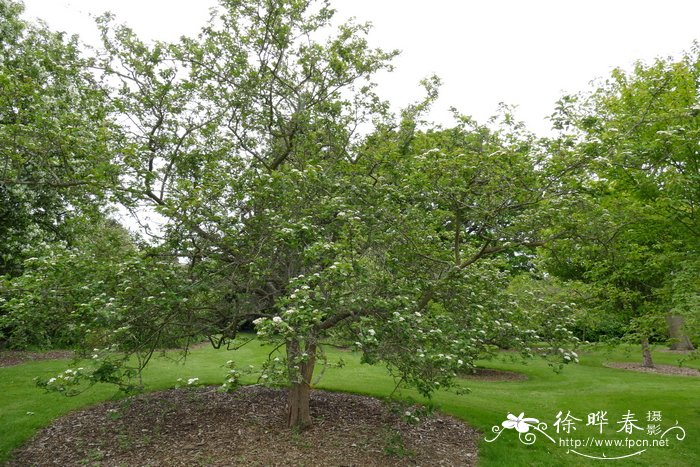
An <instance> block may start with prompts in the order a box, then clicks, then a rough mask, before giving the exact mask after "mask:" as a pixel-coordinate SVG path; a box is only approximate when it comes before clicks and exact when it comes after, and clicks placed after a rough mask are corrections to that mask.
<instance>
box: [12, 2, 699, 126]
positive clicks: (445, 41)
mask: <svg viewBox="0 0 700 467" xmlns="http://www.w3.org/2000/svg"><path fill="white" fill-rule="evenodd" d="M216 3H217V2H216V0H189V1H187V0H25V5H26V15H25V16H26V17H29V18H41V19H43V20H45V21H46V22H47V23H48V24H49V25H50V26H51V27H52V28H53V29H58V30H63V31H67V32H69V33H78V34H80V36H81V37H83V38H84V40H86V41H88V42H94V41H95V40H96V38H97V35H96V32H95V31H96V28H95V26H94V22H93V21H92V19H91V18H90V14H93V15H96V14H100V13H102V12H103V11H105V10H109V11H112V12H113V13H115V14H116V15H117V20H118V21H119V22H125V23H127V24H129V25H130V26H131V27H132V28H133V29H134V30H135V31H136V32H137V33H139V34H140V35H141V36H142V37H145V38H150V39H162V40H175V39H177V38H178V37H179V36H181V35H183V34H185V35H193V34H196V33H197V32H198V30H199V28H200V27H201V26H202V25H204V23H205V22H206V20H207V18H208V16H209V8H210V7H212V6H214V5H216ZM332 5H333V6H334V7H335V8H336V9H337V10H338V12H339V15H340V17H343V18H346V17H350V16H354V17H356V18H357V19H358V20H361V21H371V22H372V23H373V24H374V32H373V33H372V36H371V39H372V43H373V44H374V45H376V46H380V47H382V48H385V49H395V48H397V49H400V50H402V51H403V53H402V55H401V56H400V57H399V58H398V59H397V60H396V61H395V65H396V71H395V72H394V73H392V74H390V75H385V76H381V77H380V80H379V83H380V93H381V94H382V96H383V97H385V98H388V99H389V100H390V101H391V102H392V103H394V105H396V106H397V107H402V106H404V105H406V104H407V103H409V102H412V101H414V100H416V99H418V98H419V97H420V96H421V94H420V90H419V88H418V81H419V80H420V79H421V78H423V77H425V76H428V75H429V74H432V73H436V74H437V75H438V76H440V77H441V78H442V79H443V82H444V87H443V88H442V92H441V99H440V101H439V102H438V104H437V106H436V108H435V111H434V113H433V115H432V118H434V119H436V120H438V121H442V122H447V121H448V120H447V118H446V115H447V109H448V108H449V107H450V106H455V107H457V108H458V109H459V110H460V111H461V112H463V113H465V114H468V115H472V116H474V117H475V118H476V119H477V120H478V121H480V122H484V121H485V120H486V119H487V118H488V117H489V116H490V115H492V114H493V113H494V112H495V110H496V108H497V106H498V103H499V102H505V103H507V104H511V105H516V106H517V107H518V110H517V116H518V117H519V118H520V119H522V120H524V121H525V122H526V123H527V124H528V127H529V128H530V129H531V130H533V131H536V132H537V133H540V134H546V133H547V131H548V128H549V124H548V122H547V121H546V120H545V117H546V116H547V115H549V114H550V113H551V112H552V110H553V109H554V103H555V101H556V100H557V99H558V98H559V97H561V95H562V94H564V93H565V92H569V93H573V92H577V91H582V90H586V89H588V87H589V84H588V83H589V82H590V81H591V80H593V79H595V78H600V77H606V76H607V75H608V74H609V72H610V70H611V69H612V68H615V67H618V66H622V67H625V68H628V67H630V66H631V64H632V63H633V62H634V61H635V60H639V59H641V60H645V61H646V60H651V59H653V58H655V57H659V56H670V55H678V54H679V53H680V52H682V51H684V50H688V49H689V48H690V47H691V45H692V42H693V40H697V39H700V26H699V24H700V1H698V0H664V1H659V0H657V1H651V0H430V1H425V0H332Z"/></svg>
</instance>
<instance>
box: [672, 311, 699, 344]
mask: <svg viewBox="0 0 700 467" xmlns="http://www.w3.org/2000/svg"><path fill="white" fill-rule="evenodd" d="M666 324H667V325H668V335H669V337H670V338H671V345H670V348H671V350H695V347H693V344H692V343H691V342H690V339H688V336H687V335H686V334H685V333H684V332H683V325H684V324H685V321H684V319H683V317H682V316H678V315H671V314H669V315H666Z"/></svg>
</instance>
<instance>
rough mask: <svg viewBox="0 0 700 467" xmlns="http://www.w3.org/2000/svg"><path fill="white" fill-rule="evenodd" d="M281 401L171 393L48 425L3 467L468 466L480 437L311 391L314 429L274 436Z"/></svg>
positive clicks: (261, 393) (440, 421)
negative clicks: (89, 466) (91, 466)
mask: <svg viewBox="0 0 700 467" xmlns="http://www.w3.org/2000/svg"><path fill="white" fill-rule="evenodd" d="M285 403H286V393H285V392H284V391H281V390H275V389H268V388H263V387H260V386H248V387H244V388H241V389H239V390H238V391H236V392H234V393H230V394H224V393H220V392H217V391H216V389H215V388H211V387H208V388H199V389H191V388H188V389H172V390H168V391H163V392H159V393H150V394H142V395H138V396H135V397H131V398H129V399H126V400H124V401H117V402H107V403H103V404H100V405H96V406H93V407H91V408H88V409H86V410H82V411H78V412H73V413H71V414H68V415H66V416H65V417H62V418H60V419H58V420H56V421H55V422H54V423H53V424H52V425H50V426H49V427H47V428H45V429H43V430H42V431H40V432H39V433H37V435H36V436H35V437H34V438H33V439H32V440H30V441H29V442H28V443H27V444H25V445H24V446H23V447H21V448H20V449H18V450H16V451H15V452H14V453H13V457H12V460H11V461H10V462H9V463H8V464H7V465H8V466H13V467H18V466H22V467H25V466H49V465H60V466H73V465H100V466H120V465H126V466H146V465H148V466H191V465H240V466H282V465H284V466H289V465H304V466H400V465H431V466H452V465H454V466H469V465H475V464H476V461H477V444H478V442H479V441H480V438H481V435H480V433H479V432H478V431H476V430H475V429H474V428H471V427H469V426H467V425H465V424H464V423H462V422H460V421H458V420H456V419H454V418H451V417H448V416H444V415H439V414H432V415H427V416H425V417H422V418H421V419H420V421H419V422H417V423H408V422H407V421H406V417H405V416H404V412H405V411H406V410H414V409H415V408H416V407H408V408H407V407H402V408H399V409H396V408H393V409H392V408H391V407H390V406H389V405H388V404H387V403H385V402H382V401H380V400H378V399H374V398H370V397H363V396H358V395H352V394H345V393H333V392H325V391H312V396H311V415H312V417H313V420H314V424H313V426H312V427H311V428H309V429H307V430H305V431H303V432H301V433H299V432H296V431H294V430H290V429H287V428H284V426H285V417H286V409H285Z"/></svg>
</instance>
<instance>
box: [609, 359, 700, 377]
mask: <svg viewBox="0 0 700 467" xmlns="http://www.w3.org/2000/svg"><path fill="white" fill-rule="evenodd" d="M605 366H607V367H610V368H619V369H622V370H632V371H642V372H644V373H656V374H660V375H673V376H696V377H700V370H696V369H695V368H688V367H685V366H674V365H654V367H653V368H648V367H645V366H644V365H642V364H641V363H623V362H608V363H606V364H605Z"/></svg>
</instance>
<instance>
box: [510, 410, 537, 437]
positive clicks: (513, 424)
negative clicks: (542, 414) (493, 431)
mask: <svg viewBox="0 0 700 467" xmlns="http://www.w3.org/2000/svg"><path fill="white" fill-rule="evenodd" d="M524 415H525V412H521V413H520V415H518V416H517V417H516V416H515V415H513V414H512V413H509V414H508V416H507V417H506V418H508V420H506V421H504V422H503V423H501V425H503V428H508V429H511V428H515V429H516V430H517V431H518V433H527V432H528V431H530V424H532V423H539V422H540V421H539V420H537V419H536V418H524Z"/></svg>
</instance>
